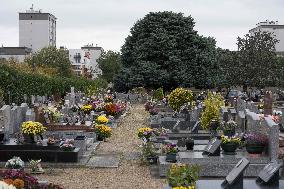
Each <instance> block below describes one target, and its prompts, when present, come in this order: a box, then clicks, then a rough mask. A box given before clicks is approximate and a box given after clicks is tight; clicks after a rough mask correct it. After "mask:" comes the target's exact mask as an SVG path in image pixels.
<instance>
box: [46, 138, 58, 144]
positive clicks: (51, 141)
mask: <svg viewBox="0 0 284 189" xmlns="http://www.w3.org/2000/svg"><path fill="white" fill-rule="evenodd" d="M56 142H57V141H56V140H55V138H54V137H48V138H47V144H48V145H54V144H55V143H56Z"/></svg>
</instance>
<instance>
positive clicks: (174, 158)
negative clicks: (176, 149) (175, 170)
mask: <svg viewBox="0 0 284 189" xmlns="http://www.w3.org/2000/svg"><path fill="white" fill-rule="evenodd" d="M166 161H167V162H170V163H175V162H177V154H166Z"/></svg>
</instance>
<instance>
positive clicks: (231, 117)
mask: <svg viewBox="0 0 284 189" xmlns="http://www.w3.org/2000/svg"><path fill="white" fill-rule="evenodd" d="M229 112H230V119H232V120H234V121H236V117H237V111H236V109H235V108H230V109H229Z"/></svg>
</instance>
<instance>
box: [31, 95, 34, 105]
mask: <svg viewBox="0 0 284 189" xmlns="http://www.w3.org/2000/svg"><path fill="white" fill-rule="evenodd" d="M34 103H35V96H34V95H32V96H31V104H34Z"/></svg>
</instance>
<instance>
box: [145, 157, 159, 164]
mask: <svg viewBox="0 0 284 189" xmlns="http://www.w3.org/2000/svg"><path fill="white" fill-rule="evenodd" d="M147 161H148V162H149V163H150V164H153V165H154V164H157V162H158V156H148V157H147Z"/></svg>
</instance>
